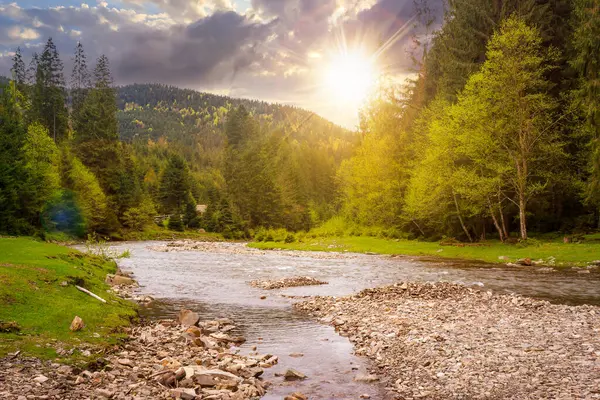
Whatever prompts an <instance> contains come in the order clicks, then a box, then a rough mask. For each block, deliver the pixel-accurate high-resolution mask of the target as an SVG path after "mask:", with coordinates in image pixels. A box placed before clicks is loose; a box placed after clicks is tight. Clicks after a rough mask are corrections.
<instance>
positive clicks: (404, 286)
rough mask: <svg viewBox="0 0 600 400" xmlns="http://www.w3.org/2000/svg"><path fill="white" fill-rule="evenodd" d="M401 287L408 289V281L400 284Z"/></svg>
mask: <svg viewBox="0 0 600 400" xmlns="http://www.w3.org/2000/svg"><path fill="white" fill-rule="evenodd" d="M400 289H402V290H407V289H408V283H406V282H404V283H403V284H402V285H400Z"/></svg>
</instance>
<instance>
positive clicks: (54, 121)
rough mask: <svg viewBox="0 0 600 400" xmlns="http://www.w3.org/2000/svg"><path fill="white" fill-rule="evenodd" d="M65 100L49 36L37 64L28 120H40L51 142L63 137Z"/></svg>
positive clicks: (58, 61)
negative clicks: (51, 138)
mask: <svg viewBox="0 0 600 400" xmlns="http://www.w3.org/2000/svg"><path fill="white" fill-rule="evenodd" d="M65 103H66V102H65V82H64V76H63V64H62V61H61V60H60V57H59V54H58V50H57V49H56V46H55V45H54V42H53V41H52V38H50V39H48V42H47V43H46V46H45V47H44V51H43V52H42V55H41V56H40V57H39V60H38V63H37V70H36V79H35V86H34V88H33V95H32V110H31V113H32V118H31V119H32V120H33V121H37V122H40V123H41V124H42V125H43V126H44V127H45V128H46V129H47V130H48V132H49V134H50V136H51V137H53V138H54V141H55V142H59V141H61V140H62V139H63V138H66V137H67V132H68V129H69V127H68V110H67V107H66V104H65Z"/></svg>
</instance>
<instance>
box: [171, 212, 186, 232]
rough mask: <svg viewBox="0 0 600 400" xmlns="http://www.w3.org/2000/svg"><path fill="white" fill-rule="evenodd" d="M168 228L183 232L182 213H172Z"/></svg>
mask: <svg viewBox="0 0 600 400" xmlns="http://www.w3.org/2000/svg"><path fill="white" fill-rule="evenodd" d="M167 228H169V229H170V230H172V231H178V232H183V228H184V226H183V220H182V219H181V215H180V214H179V213H175V214H172V215H171V217H170V218H169V222H168V224H167Z"/></svg>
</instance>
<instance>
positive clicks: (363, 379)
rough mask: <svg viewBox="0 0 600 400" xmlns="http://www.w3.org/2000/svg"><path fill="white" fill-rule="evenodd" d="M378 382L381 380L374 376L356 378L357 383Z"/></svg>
mask: <svg viewBox="0 0 600 400" xmlns="http://www.w3.org/2000/svg"><path fill="white" fill-rule="evenodd" d="M378 380H379V378H378V377H377V376H375V375H372V374H360V375H357V376H356V377H355V378H354V381H355V382H362V383H373V382H377V381H378Z"/></svg>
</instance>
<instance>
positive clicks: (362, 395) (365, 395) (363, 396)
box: [360, 394, 371, 399]
mask: <svg viewBox="0 0 600 400" xmlns="http://www.w3.org/2000/svg"><path fill="white" fill-rule="evenodd" d="M360 398H361V399H370V398H371V396H370V395H368V394H361V395H360Z"/></svg>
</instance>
